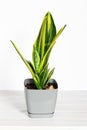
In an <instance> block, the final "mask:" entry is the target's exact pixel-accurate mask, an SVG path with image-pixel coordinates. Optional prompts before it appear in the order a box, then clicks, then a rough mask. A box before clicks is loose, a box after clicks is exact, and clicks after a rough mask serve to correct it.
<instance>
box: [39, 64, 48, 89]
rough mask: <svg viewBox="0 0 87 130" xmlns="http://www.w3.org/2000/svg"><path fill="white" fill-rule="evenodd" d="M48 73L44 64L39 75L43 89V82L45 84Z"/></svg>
mask: <svg viewBox="0 0 87 130" xmlns="http://www.w3.org/2000/svg"><path fill="white" fill-rule="evenodd" d="M48 72H49V69H48V64H46V65H45V67H44V68H43V70H42V72H41V73H40V75H39V77H40V81H41V86H42V87H44V82H45V79H46V76H47V75H48Z"/></svg>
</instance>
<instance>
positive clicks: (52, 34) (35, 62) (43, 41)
mask: <svg viewBox="0 0 87 130" xmlns="http://www.w3.org/2000/svg"><path fill="white" fill-rule="evenodd" d="M65 27H66V25H64V26H63V27H62V28H60V30H59V31H58V32H56V26H55V23H54V20H53V17H52V15H51V13H50V12H48V13H47V14H46V15H45V17H44V19H43V22H42V25H41V28H40V31H39V34H38V37H37V39H36V41H35V43H34V45H33V50H32V62H31V61H27V60H26V59H25V58H24V56H23V55H22V53H21V52H20V51H19V49H18V48H17V46H16V44H15V43H14V42H13V41H11V43H12V44H13V46H14V48H15V49H16V51H17V52H18V54H19V55H20V57H21V59H22V60H23V62H24V63H25V65H26V66H27V68H28V70H29V71H30V72H31V74H32V78H33V80H34V84H35V86H36V87H37V89H44V87H45V86H46V85H47V84H48V82H49V80H50V78H51V76H52V74H53V72H54V68H53V69H49V63H48V60H49V57H50V53H51V50H52V48H53V46H54V44H55V42H56V40H57V38H58V37H59V36H60V34H61V33H62V32H63V30H64V29H65Z"/></svg>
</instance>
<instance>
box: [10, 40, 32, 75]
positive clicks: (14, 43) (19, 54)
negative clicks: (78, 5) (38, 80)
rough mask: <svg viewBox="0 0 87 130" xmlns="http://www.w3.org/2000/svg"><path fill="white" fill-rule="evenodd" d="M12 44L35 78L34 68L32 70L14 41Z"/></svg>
mask: <svg viewBox="0 0 87 130" xmlns="http://www.w3.org/2000/svg"><path fill="white" fill-rule="evenodd" d="M11 43H12V45H13V46H14V48H15V50H16V51H17V53H18V54H19V56H20V57H21V59H22V60H23V62H24V63H25V65H26V66H27V68H28V69H29V71H30V72H31V74H32V76H34V72H33V70H32V68H31V66H30V65H29V64H28V62H27V61H26V59H25V58H24V56H23V55H22V54H21V52H20V51H19V49H18V48H17V46H16V45H15V43H14V42H13V41H11Z"/></svg>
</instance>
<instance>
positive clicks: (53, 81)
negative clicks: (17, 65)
mask: <svg viewBox="0 0 87 130" xmlns="http://www.w3.org/2000/svg"><path fill="white" fill-rule="evenodd" d="M27 83H31V84H34V81H33V78H27V79H25V80H24V86H25V85H26V84H27ZM48 83H52V84H55V86H56V88H54V89H52V90H50V89H28V88H27V87H26V86H25V88H26V89H27V90H33V91H35V90H36V91H37V90H38V91H43V90H44V91H53V90H57V89H58V83H57V81H56V80H55V79H53V78H52V79H50V80H49V82H48Z"/></svg>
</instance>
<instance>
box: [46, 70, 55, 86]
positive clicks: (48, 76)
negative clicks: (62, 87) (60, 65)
mask: <svg viewBox="0 0 87 130" xmlns="http://www.w3.org/2000/svg"><path fill="white" fill-rule="evenodd" d="M54 69H55V68H53V69H52V70H51V71H50V72H49V73H48V75H47V79H46V81H45V86H46V85H47V84H48V82H49V80H50V78H51V76H52V75H53V73H54Z"/></svg>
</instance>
